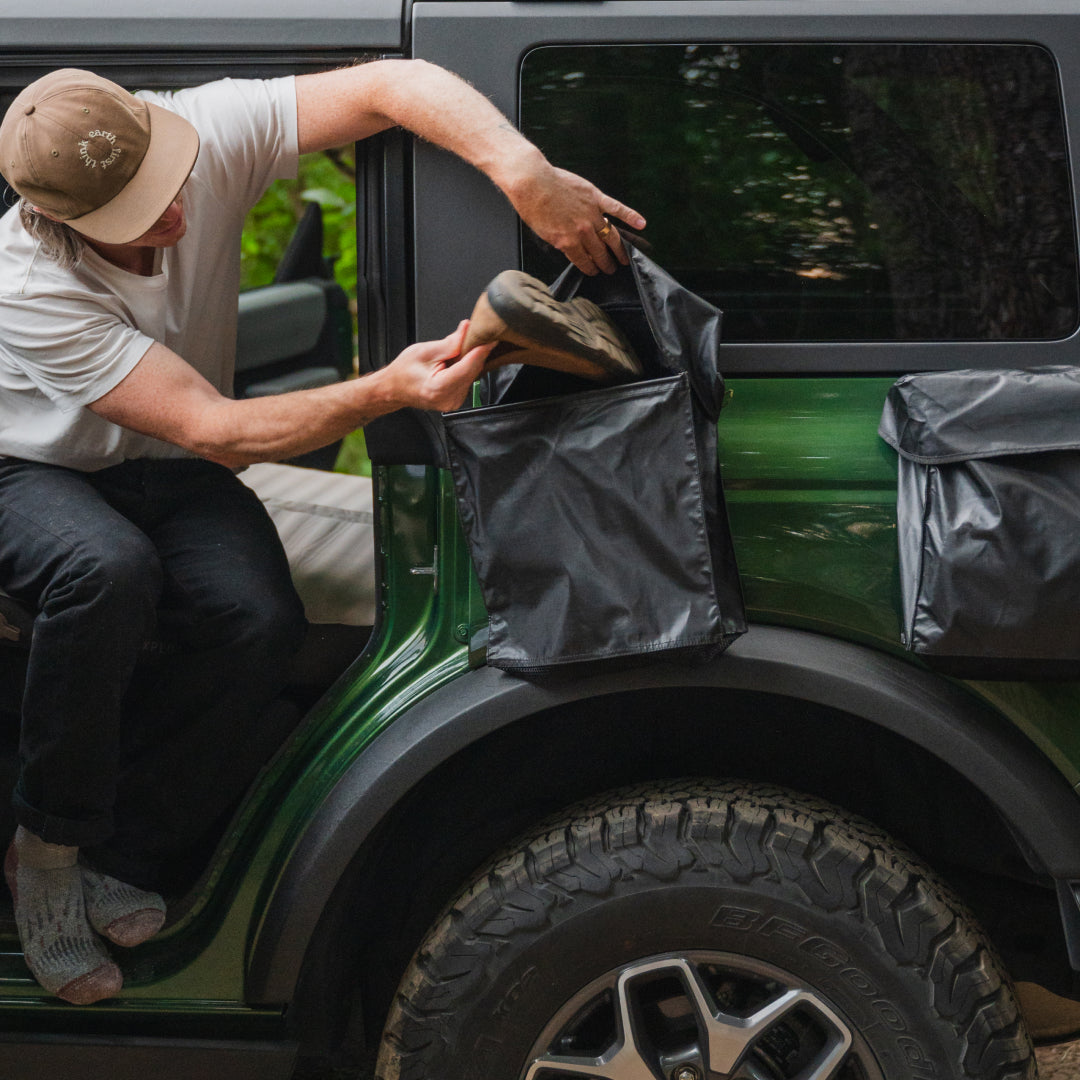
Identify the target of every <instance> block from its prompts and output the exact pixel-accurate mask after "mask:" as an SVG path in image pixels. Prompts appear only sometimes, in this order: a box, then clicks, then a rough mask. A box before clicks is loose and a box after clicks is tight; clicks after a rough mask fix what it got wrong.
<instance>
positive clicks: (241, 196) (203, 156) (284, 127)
mask: <svg viewBox="0 0 1080 1080" xmlns="http://www.w3.org/2000/svg"><path fill="white" fill-rule="evenodd" d="M138 96H139V97H145V98H146V99H148V100H150V101H153V102H155V103H156V104H158V105H161V106H163V107H164V108H167V109H172V110H173V111H174V112H177V113H179V114H180V115H181V116H183V117H184V118H185V119H187V120H189V121H190V122H191V123H192V124H193V125H194V126H195V129H196V130H197V131H198V132H199V138H200V146H199V157H198V159H197V161H196V163H195V171H196V173H197V174H198V175H199V176H200V178H201V179H202V181H203V182H204V183H206V184H207V185H208V186H209V187H211V188H212V189H213V190H214V191H216V192H217V193H218V195H219V198H220V199H221V201H222V202H226V201H228V202H230V203H236V202H239V203H241V204H242V205H244V206H245V207H248V208H250V207H251V206H254V205H255V203H256V202H258V201H259V198H260V197H261V195H262V193H263V192H264V191H265V190H266V188H267V186H268V185H269V184H270V183H271V181H273V180H278V179H282V178H286V177H294V176H296V170H297V161H298V156H299V152H298V149H297V145H298V144H297V139H298V136H297V127H296V87H295V81H294V79H293V77H292V76H291V75H290V76H286V77H285V78H281V79H221V80H219V81H217V82H212V83H206V84H205V85H203V86H197V87H191V88H190V89H186V90H178V91H175V92H173V93H154V92H149V91H140V92H139V95H138Z"/></svg>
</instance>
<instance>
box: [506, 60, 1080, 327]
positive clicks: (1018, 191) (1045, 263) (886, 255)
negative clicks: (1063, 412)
mask: <svg viewBox="0 0 1080 1080" xmlns="http://www.w3.org/2000/svg"><path fill="white" fill-rule="evenodd" d="M521 122H522V127H523V129H524V130H525V132H526V134H527V135H529V136H530V138H532V139H534V140H535V141H536V142H537V143H538V144H539V145H540V146H541V147H542V149H544V150H545V151H546V152H547V154H548V155H549V156H550V157H551V158H552V159H553V160H554V161H556V162H557V163H558V164H560V165H562V166H564V167H566V168H570V169H573V170H575V171H578V172H581V173H583V174H584V175H586V176H588V177H589V178H590V179H592V180H594V181H595V182H596V183H598V184H599V185H600V186H601V187H602V188H603V189H604V190H606V191H608V192H609V193H611V194H613V195H615V196H616V197H617V198H620V199H621V200H623V201H625V202H627V203H629V204H630V205H631V206H634V207H635V208H636V209H639V210H641V211H642V212H643V213H644V214H645V216H646V217H647V218H648V220H649V226H648V228H647V230H646V233H645V236H646V238H647V239H648V241H649V242H650V243H651V244H652V245H653V254H654V257H655V258H656V259H657V260H658V261H659V262H661V263H662V264H663V265H665V266H666V267H667V268H668V269H669V270H670V271H671V272H672V273H674V274H675V275H676V276H677V277H678V278H679V279H680V280H681V281H683V282H684V283H685V284H686V285H688V286H689V287H690V288H692V289H694V290H695V291H696V292H699V293H701V294H702V295H704V296H706V297H708V298H709V299H710V300H712V301H713V302H714V303H715V304H717V306H718V307H720V308H722V309H723V310H724V312H725V323H724V333H725V338H726V339H727V340H729V341H832V340H835V341H852V340H868V341H873V340H882V341H908V340H911V341H917V340H1007V339H1048V338H1060V337H1064V336H1067V335H1068V334H1070V333H1071V332H1072V331H1073V330H1074V329H1075V328H1076V326H1077V272H1076V266H1077V260H1076V250H1075V239H1074V226H1073V219H1072V210H1071V190H1070V178H1069V169H1068V162H1067V157H1066V144H1065V138H1064V125H1063V121H1062V115H1061V106H1060V95H1059V89H1058V78H1057V72H1056V68H1055V65H1054V62H1053V59H1052V58H1051V57H1050V55H1049V54H1048V53H1047V52H1046V51H1045V50H1043V49H1041V48H1038V47H1034V46H1013V45H956V44H940V45H938V44H932V45H923V44H918V45H915V44H836V45H828V44H783V45H779V44H761V43H757V44H716V45H685V46H684V45H663V46H588V47H581V46H575V47H562V46H553V47H545V48H541V49H537V50H534V51H533V52H531V53H529V54H528V55H527V56H526V58H525V60H524V63H523V68H522V76H521ZM524 261H525V267H526V269H527V270H529V271H531V272H533V273H537V274H540V275H541V276H544V277H550V276H551V275H552V274H553V273H554V272H556V270H557V268H558V263H557V260H552V259H551V255H550V253H549V252H542V251H540V250H539V248H538V247H537V246H533V247H530V246H529V245H528V244H527V245H526V250H525V260H524Z"/></svg>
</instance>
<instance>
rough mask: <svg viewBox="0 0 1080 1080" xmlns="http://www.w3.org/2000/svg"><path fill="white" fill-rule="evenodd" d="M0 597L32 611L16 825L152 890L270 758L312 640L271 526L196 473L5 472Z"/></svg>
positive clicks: (229, 490) (122, 468)
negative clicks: (300, 657)
mask: <svg viewBox="0 0 1080 1080" xmlns="http://www.w3.org/2000/svg"><path fill="white" fill-rule="evenodd" d="M0 586H2V587H3V588H4V589H5V590H6V591H7V592H8V593H10V594H11V595H12V596H15V597H17V598H19V599H21V600H23V601H24V602H26V603H29V604H31V605H34V606H35V607H37V608H38V610H39V612H40V614H39V615H38V618H37V621H36V623H35V626H34V634H33V640H32V644H31V648H30V657H29V667H28V674H27V681H26V687H25V691H24V696H23V717H22V727H21V736H20V777H19V783H18V786H17V789H16V792H15V797H14V801H15V815H16V819H17V820H18V821H19V822H20V824H22V825H24V826H25V827H26V828H27V829H29V830H30V831H31V832H34V833H36V834H37V835H38V836H40V837H42V838H43V839H44V840H47V841H49V842H50V843H59V844H71V845H77V846H79V847H82V848H90V849H91V852H90V854H91V858H92V861H94V862H95V864H96V865H98V866H99V867H100V868H101V869H103V870H108V871H110V872H112V873H115V874H117V876H122V877H126V878H127V879H128V880H132V881H135V882H136V883H140V881H139V879H142V881H144V882H145V881H147V880H148V879H149V878H151V877H152V876H153V873H152V870H150V871H147V870H146V868H148V867H153V866H154V865H157V864H160V863H162V862H163V861H165V860H166V859H168V857H169V855H170V853H171V852H175V851H179V850H182V849H184V848H185V847H187V846H189V845H190V844H191V843H192V842H193V841H195V840H197V839H198V838H199V837H200V836H201V835H202V834H204V833H205V831H206V830H207V829H208V828H209V826H210V825H211V824H213V822H214V821H215V820H216V819H217V818H218V817H219V816H220V815H221V814H222V813H223V812H224V811H225V810H226V809H228V807H229V806H231V805H232V804H233V803H234V802H235V800H236V799H237V798H238V797H239V795H240V794H241V792H242V791H243V790H244V788H245V787H246V786H247V784H248V783H249V782H250V780H251V779H252V778H253V776H254V774H255V772H256V771H257V769H258V766H259V764H260V761H259V760H256V759H258V758H261V757H264V756H265V755H266V753H268V752H269V748H267V747H265V746H264V745H263V744H264V742H265V740H264V739H261V738H260V731H259V723H260V717H261V715H262V714H263V712H264V710H266V709H267V707H268V706H269V704H270V702H271V701H272V700H273V699H274V698H275V696H276V695H277V694H278V693H279V692H280V690H281V688H282V686H283V684H284V682H285V678H286V674H287V671H288V666H289V660H290V658H291V656H292V654H293V653H294V652H295V651H296V649H297V648H298V647H299V645H300V643H301V641H302V638H303V632H304V626H305V623H304V616H303V609H302V606H301V603H300V601H299V598H298V597H297V596H296V593H295V590H294V589H293V587H292V582H291V580H290V577H289V568H288V564H287V561H286V559H285V555H284V552H283V551H282V548H281V544H280V542H279V540H278V537H277V533H276V532H275V530H274V526H273V524H272V523H271V521H270V519H269V517H268V516H267V514H266V512H265V510H264V509H263V506H262V504H261V503H260V502H259V500H258V498H257V497H256V496H255V495H254V494H253V493H252V492H251V491H250V490H249V489H248V488H246V487H245V486H244V485H243V484H242V483H241V482H240V481H239V480H238V479H237V477H236V476H234V475H233V474H232V473H231V472H230V471H229V470H228V469H225V468H223V467H221V466H219V465H214V464H212V463H210V462H206V461H200V460H183V461H149V460H144V461H131V462H126V463H124V464H123V465H117V466H115V467H113V468H109V469H105V470H102V471H101V472H97V473H80V472H75V471H72V470H69V469H62V468H57V467H54V466H50V465H41V464H37V463H34V462H26V461H18V460H13V459H10V458H9V459H0ZM144 871H146V872H144Z"/></svg>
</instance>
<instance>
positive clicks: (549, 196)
mask: <svg viewBox="0 0 1080 1080" xmlns="http://www.w3.org/2000/svg"><path fill="white" fill-rule="evenodd" d="M506 194H507V197H508V198H509V199H510V201H511V203H513V206H514V209H515V210H516V211H517V212H518V214H519V216H520V217H521V220H522V221H524V222H525V224H526V225H528V226H529V228H530V229H532V231H533V232H534V233H536V235H537V236H539V237H540V239H541V240H546V241H547V242H548V243H549V244H551V245H552V246H553V247H555V248H557V249H558V250H559V251H561V252H562V253H563V254H564V255H565V256H566V257H567V258H568V259H569V260H570V261H571V262H572V263H573V264H574V265H575V266H576V267H578V269H580V270H583V271H584V272H585V273H586V274H595V273H596V272H597V271H598V270H602V271H603V272H604V273H605V274H610V273H611V272H612V271H613V270H614V269H615V268H616V262H615V260H616V259H618V260H619V262H621V263H623V264H625V263H626V262H628V259H627V255H626V252H625V251H624V250H623V246H622V241H621V240H620V238H619V231H618V229H616V228H615V227H614V224H613V223H614V222H616V221H620V222H623V223H625V224H626V225H629V226H630V228H632V229H638V230H640V229H643V228H645V219H644V218H643V217H642V216H641V214H639V213H638V212H637V211H636V210H633V209H631V208H630V207H629V206H626V205H624V204H623V203H621V202H619V201H618V200H617V199H613V198H612V197H611V196H610V195H605V194H604V193H603V192H602V191H600V189H599V188H597V187H596V186H595V185H594V184H592V183H590V182H589V181H588V180H586V179H585V178H584V177H581V176H578V175H577V174H576V173H572V172H567V171H566V170H565V169H559V168H556V167H555V166H553V165H551V164H550V162H548V161H547V159H546V158H544V157H543V156H542V155H539V154H537V155H536V157H535V158H532V159H531V160H530V161H529V162H528V164H527V167H526V168H525V169H524V171H523V172H522V173H521V175H520V176H519V177H517V178H515V179H513V180H510V181H507V184H506Z"/></svg>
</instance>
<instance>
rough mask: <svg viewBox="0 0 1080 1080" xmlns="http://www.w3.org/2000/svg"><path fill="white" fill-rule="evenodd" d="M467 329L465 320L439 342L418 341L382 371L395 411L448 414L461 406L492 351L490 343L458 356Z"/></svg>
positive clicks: (493, 344)
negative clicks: (408, 409)
mask: <svg viewBox="0 0 1080 1080" xmlns="http://www.w3.org/2000/svg"><path fill="white" fill-rule="evenodd" d="M468 327H469V323H468V320H464V321H462V322H461V324H460V325H459V326H458V328H457V329H456V330H455V331H454V332H453V333H452V334H450V335H449V336H447V337H445V338H443V339H442V340H441V341H418V342H417V343H416V344H415V345H410V346H408V348H406V349H405V350H403V351H402V352H401V353H399V354H398V356H397V358H396V359H395V360H394V361H393V362H392V363H390V364H388V365H387V366H386V367H385V368H384V369H383V374H384V375H385V377H386V379H387V388H388V389H387V392H388V393H389V395H390V397H391V398H392V399H393V400H394V401H396V402H397V403H398V404H397V407H398V408H404V407H407V406H408V407H412V408H414V409H429V410H437V411H438V412H448V411H449V410H451V409H456V408H458V407H459V406H460V405H462V404H463V402H464V401H465V398H466V397H467V396H468V394H469V390H470V389H471V388H472V384H473V383H474V382H475V381H476V380H477V379H478V378H480V376H481V374H482V373H483V370H484V361H485V360H486V359H487V354H488V353H489V352H491V350H492V349H493V348H494V347H495V343H494V342H491V343H490V344H487V345H480V346H478V347H477V348H475V349H471V350H470V351H469V352H468V353H467V354H466V355H465V356H461V346H462V344H463V343H464V341H465V332H466V330H467V329H468Z"/></svg>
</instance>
